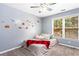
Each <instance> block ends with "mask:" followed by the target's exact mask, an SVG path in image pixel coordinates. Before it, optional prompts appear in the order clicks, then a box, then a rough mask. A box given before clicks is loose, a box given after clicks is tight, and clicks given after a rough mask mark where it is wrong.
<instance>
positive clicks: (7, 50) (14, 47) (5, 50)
mask: <svg viewBox="0 0 79 59" xmlns="http://www.w3.org/2000/svg"><path fill="white" fill-rule="evenodd" d="M20 47H21V46H18V47H14V48H11V49H8V50H4V51H1V52H0V54H3V53H6V52H9V51H12V50H14V49H17V48H20Z"/></svg>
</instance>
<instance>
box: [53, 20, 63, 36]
mask: <svg viewBox="0 0 79 59" xmlns="http://www.w3.org/2000/svg"><path fill="white" fill-rule="evenodd" d="M54 35H55V36H56V37H62V19H56V20H54Z"/></svg>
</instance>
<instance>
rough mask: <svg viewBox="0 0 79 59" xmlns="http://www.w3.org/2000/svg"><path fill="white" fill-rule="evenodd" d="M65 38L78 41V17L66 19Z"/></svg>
mask: <svg viewBox="0 0 79 59" xmlns="http://www.w3.org/2000/svg"><path fill="white" fill-rule="evenodd" d="M65 38H69V39H78V16H75V17H67V18H66V19H65Z"/></svg>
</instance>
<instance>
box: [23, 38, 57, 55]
mask: <svg viewBox="0 0 79 59" xmlns="http://www.w3.org/2000/svg"><path fill="white" fill-rule="evenodd" d="M43 42H44V43H43ZM47 42H50V44H49V43H47ZM47 44H48V45H47ZM55 44H56V39H50V40H38V39H28V40H26V41H24V44H23V45H24V46H23V47H24V48H25V49H26V50H27V51H28V52H30V54H32V55H33V56H46V55H47V52H48V50H49V49H48V48H51V47H52V46H54V45H55Z"/></svg>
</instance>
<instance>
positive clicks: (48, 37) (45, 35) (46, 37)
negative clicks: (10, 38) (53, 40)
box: [41, 34, 50, 39]
mask: <svg viewBox="0 0 79 59" xmlns="http://www.w3.org/2000/svg"><path fill="white" fill-rule="evenodd" d="M41 35H42V36H43V37H44V39H50V34H41Z"/></svg>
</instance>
